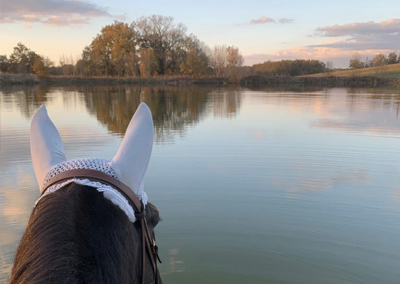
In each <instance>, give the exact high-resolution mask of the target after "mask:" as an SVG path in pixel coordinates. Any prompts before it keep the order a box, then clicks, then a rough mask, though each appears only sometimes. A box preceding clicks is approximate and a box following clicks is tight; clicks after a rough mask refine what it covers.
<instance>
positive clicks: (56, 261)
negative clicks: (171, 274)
mask: <svg viewBox="0 0 400 284" xmlns="http://www.w3.org/2000/svg"><path fill="white" fill-rule="evenodd" d="M30 146H31V156H32V163H33V167H34V170H35V176H36V179H37V182H38V184H39V190H40V194H41V195H40V198H39V199H38V200H37V202H36V204H35V207H34V209H33V211H32V213H31V216H30V219H29V222H28V225H27V228H26V231H25V233H24V234H23V236H22V239H21V242H20V244H19V246H18V249H17V253H16V256H15V260H14V265H13V269H12V272H11V277H10V283H55V282H60V283H161V279H160V276H159V273H158V269H157V259H159V258H158V254H157V245H156V243H155V236H154V227H155V226H156V225H157V223H158V222H159V219H160V218H159V212H158V210H157V208H156V207H155V206H154V205H153V204H151V203H150V202H148V200H147V199H148V198H147V194H146V193H145V191H144V177H145V174H146V171H147V167H148V164H149V161H150V156H151V151H152V146H153V120H152V115H151V112H150V109H149V108H148V107H147V105H146V104H144V103H142V104H141V105H140V106H139V107H138V109H137V110H136V112H135V114H134V116H133V117H132V119H131V121H130V123H129V125H128V128H127V130H126V134H125V137H124V139H123V141H122V143H121V146H120V147H119V149H118V151H117V152H116V154H115V156H114V157H113V159H112V160H110V161H108V160H105V159H101V158H90V159H74V160H68V159H67V157H66V155H65V153H64V146H63V143H62V139H61V136H60V134H59V133H58V131H57V128H56V127H55V125H54V124H53V122H52V121H51V119H50V118H49V116H48V114H47V110H46V108H45V107H44V106H41V107H40V108H39V109H38V110H37V111H36V113H35V115H34V117H33V119H32V123H31V130H30Z"/></svg>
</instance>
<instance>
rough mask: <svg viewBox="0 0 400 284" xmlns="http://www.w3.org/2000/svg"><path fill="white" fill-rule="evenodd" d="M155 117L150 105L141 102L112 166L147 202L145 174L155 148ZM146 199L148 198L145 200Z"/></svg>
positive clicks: (123, 180)
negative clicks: (144, 188) (144, 189)
mask: <svg viewBox="0 0 400 284" xmlns="http://www.w3.org/2000/svg"><path fill="white" fill-rule="evenodd" d="M153 136H154V133H153V118H152V115H151V111H150V109H149V107H148V106H147V105H146V104H145V103H141V104H140V105H139V107H138V108H137V110H136V112H135V114H134V115H133V117H132V119H131V121H130V122H129V125H128V128H127V130H126V133H125V137H124V140H123V141H122V144H121V146H120V147H119V149H118V152H117V154H116V155H115V156H114V158H113V159H112V161H111V163H110V166H111V167H112V168H113V170H114V171H115V172H116V174H117V175H118V178H119V179H120V180H121V181H122V182H123V183H125V184H126V185H128V186H129V187H130V188H131V189H132V190H133V191H134V192H135V194H136V195H137V196H138V197H140V198H142V201H143V203H146V201H147V196H146V195H145V193H144V192H143V187H144V176H145V174H146V170H147V166H148V165H149V161H150V156H151V150H152V148H153ZM143 199H146V200H143Z"/></svg>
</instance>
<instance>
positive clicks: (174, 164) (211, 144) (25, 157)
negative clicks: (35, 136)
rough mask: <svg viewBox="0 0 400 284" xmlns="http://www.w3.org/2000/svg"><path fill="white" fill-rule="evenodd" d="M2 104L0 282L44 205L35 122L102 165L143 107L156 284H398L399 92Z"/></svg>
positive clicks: (40, 94) (4, 92) (212, 92)
mask: <svg viewBox="0 0 400 284" xmlns="http://www.w3.org/2000/svg"><path fill="white" fill-rule="evenodd" d="M0 91H1V93H0V111H1V117H0V119H1V121H0V134H1V136H0V234H1V235H0V267H1V268H0V282H1V283H2V282H5V281H6V279H7V277H8V274H9V272H10V267H11V264H12V261H13V256H14V253H15V249H16V247H17V244H18V241H19V239H20V237H21V234H22V233H23V231H24V229H25V226H26V223H27V220H28V217H29V214H30V212H31V210H32V206H33V204H34V202H35V200H36V199H37V198H38V195H39V190H38V188H37V185H36V181H35V177H34V173H33V168H32V166H31V162H30V154H29V137H28V127H29V123H30V119H31V117H32V115H33V113H34V112H35V110H36V109H37V108H38V107H39V106H40V105H41V104H42V103H45V104H46V106H47V108H48V111H49V114H50V116H51V118H52V119H53V121H54V123H55V124H56V125H57V127H58V129H59V131H60V133H61V136H62V137H63V140H64V143H65V148H66V154H67V156H68V157H69V158H76V157H103V158H109V159H110V158H112V157H113V155H114V153H115V152H116V150H117V149H118V146H119V144H120V142H121V139H122V136H123V133H124V131H125V129H126V126H127V125H128V122H129V120H130V118H131V116H132V114H133V113H134V111H135V109H136V107H137V106H138V105H139V103H140V102H141V101H145V102H146V103H147V104H148V105H149V106H150V108H151V110H152V112H153V116H154V123H155V133H156V144H155V147H154V148H153V149H154V150H153V156H152V160H151V162H150V166H149V170H148V174H147V179H146V191H147V193H148V195H149V199H150V201H152V202H153V203H154V204H155V205H156V206H157V207H158V208H159V210H160V212H161V214H162V218H163V221H162V222H161V223H160V225H159V226H158V227H157V238H158V241H159V245H160V247H161V258H162V259H163V261H164V263H163V264H162V265H161V266H160V268H161V272H162V275H163V279H164V283H223V282H229V283H305V284H309V283H399V279H400V92H399V91H397V92H396V91H390V90H379V89H369V90H360V89H315V90H288V89H286V90H285V89H282V90H278V89H275V90H274V89H265V90H253V91H251V90H243V89H242V90H236V89H232V90H230V89H213V88H136V87H66V88H40V87H32V88H27V87H17V88H2V89H0Z"/></svg>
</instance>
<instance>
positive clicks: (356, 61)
mask: <svg viewBox="0 0 400 284" xmlns="http://www.w3.org/2000/svg"><path fill="white" fill-rule="evenodd" d="M349 67H350V68H352V69H359V68H364V67H365V63H364V62H362V61H361V55H360V53H358V52H355V53H354V54H353V56H352V58H351V59H350V61H349Z"/></svg>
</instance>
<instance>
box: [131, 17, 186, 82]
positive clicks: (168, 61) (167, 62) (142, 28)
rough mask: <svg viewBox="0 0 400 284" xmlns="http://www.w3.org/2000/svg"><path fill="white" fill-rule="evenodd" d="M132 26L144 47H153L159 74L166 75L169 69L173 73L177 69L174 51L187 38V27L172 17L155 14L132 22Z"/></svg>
mask: <svg viewBox="0 0 400 284" xmlns="http://www.w3.org/2000/svg"><path fill="white" fill-rule="evenodd" d="M131 28H132V29H133V30H134V31H135V33H136V34H137V36H138V41H139V45H140V46H141V47H142V48H144V49H148V48H151V50H152V52H153V54H154V56H155V58H156V59H157V72H158V74H160V75H164V74H166V72H167V70H168V69H170V71H171V72H172V73H174V72H175V71H177V70H176V68H178V67H177V64H174V63H176V62H175V61H174V53H176V51H177V48H178V47H179V45H181V44H182V42H183V41H184V39H185V34H186V27H185V26H184V25H183V24H181V23H179V24H175V23H174V18H172V17H164V16H160V15H153V16H150V17H141V18H140V19H139V20H137V21H134V22H132V24H131ZM173 65H175V68H173Z"/></svg>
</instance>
